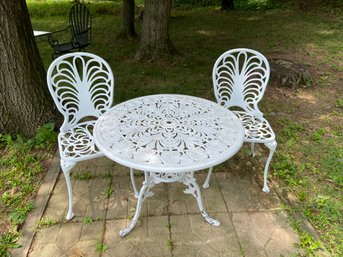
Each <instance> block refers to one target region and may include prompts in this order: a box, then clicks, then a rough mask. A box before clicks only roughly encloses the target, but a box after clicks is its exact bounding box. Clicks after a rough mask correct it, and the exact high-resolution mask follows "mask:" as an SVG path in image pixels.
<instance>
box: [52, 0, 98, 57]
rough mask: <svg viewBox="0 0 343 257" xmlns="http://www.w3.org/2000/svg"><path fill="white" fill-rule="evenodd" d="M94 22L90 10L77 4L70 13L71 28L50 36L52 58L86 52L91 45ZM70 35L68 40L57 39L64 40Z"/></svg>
mask: <svg viewBox="0 0 343 257" xmlns="http://www.w3.org/2000/svg"><path fill="white" fill-rule="evenodd" d="M91 29H92V22H91V16H90V12H89V9H88V8H87V7H86V6H85V5H84V4H80V3H78V4H75V5H73V6H72V7H71V9H70V12H69V26H68V27H67V28H65V29H63V30H59V31H55V32H52V33H51V34H50V35H49V43H50V45H51V47H52V49H53V50H54V53H53V54H52V58H53V59H55V57H56V56H58V55H61V54H65V53H69V52H73V51H80V52H81V51H84V50H85V48H86V47H87V46H88V45H90V43H91ZM67 32H68V33H69V34H68V35H67V36H68V40H63V42H62V40H58V39H57V37H58V35H59V37H61V38H62V36H63V35H62V34H64V38H65V37H66V35H65V34H66V33H67Z"/></svg>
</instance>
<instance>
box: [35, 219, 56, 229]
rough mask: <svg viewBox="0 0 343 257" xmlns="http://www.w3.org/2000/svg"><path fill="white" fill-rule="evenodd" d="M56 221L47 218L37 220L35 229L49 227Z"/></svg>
mask: <svg viewBox="0 0 343 257" xmlns="http://www.w3.org/2000/svg"><path fill="white" fill-rule="evenodd" d="M57 223H58V222H57V221H56V220H53V219H50V218H47V219H41V220H40V221H38V223H37V224H36V230H39V229H42V228H49V227H51V226H53V225H55V224H57Z"/></svg>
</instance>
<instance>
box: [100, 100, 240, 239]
mask: <svg viewBox="0 0 343 257" xmlns="http://www.w3.org/2000/svg"><path fill="white" fill-rule="evenodd" d="M94 139H95V141H96V144H97V145H98V147H99V148H100V149H101V151H102V152H103V153H104V154H105V155H106V156H107V157H109V158H110V159H112V160H114V161H116V162H118V163H120V164H123V165H125V166H128V167H130V168H131V170H130V173H131V172H132V168H134V169H138V170H142V171H144V173H145V180H144V182H143V186H142V187H141V189H140V192H139V194H138V192H137V191H136V192H135V193H136V194H135V195H137V196H138V203H137V207H136V212H135V215H134V217H133V220H132V221H131V223H130V225H129V226H128V227H127V228H125V229H123V230H122V231H121V232H120V236H125V235H127V234H128V233H129V232H130V231H131V230H132V229H133V227H134V226H135V224H136V222H137V219H138V217H139V213H140V209H141V206H142V202H143V201H144V199H145V198H146V197H149V196H152V192H151V191H150V189H151V188H152V187H153V186H154V185H155V184H158V183H171V182H181V183H183V184H184V185H186V186H187V188H186V189H185V191H184V192H185V193H187V194H192V195H193V196H194V197H195V198H196V199H197V203H198V206H199V210H200V213H201V214H202V216H203V217H204V219H205V220H206V221H207V222H208V223H210V224H211V225H213V226H219V225H220V223H219V221H217V220H215V219H212V218H211V217H209V215H208V214H207V213H206V211H205V209H204V207H203V204H202V199H201V192H200V189H199V186H198V185H197V183H196V180H195V178H194V176H193V173H194V171H198V170H201V169H205V168H209V167H211V166H213V165H217V164H219V163H221V162H223V161H226V160H227V159H229V158H230V157H231V156H232V155H234V154H235V153H236V152H237V151H238V150H239V149H240V148H241V146H242V144H243V140H244V128H243V126H242V123H241V121H240V120H239V119H238V118H237V117H236V116H235V115H234V114H233V113H232V112H231V111H229V110H228V109H227V108H224V107H222V106H220V105H218V104H217V103H214V102H211V101H208V100H205V99H201V98H197V97H192V96H185V95H151V96H145V97H139V98H135V99H132V100H129V101H126V102H124V103H121V104H118V105H116V106H114V107H112V108H111V109H110V110H108V111H107V112H106V113H105V114H104V115H102V116H101V117H100V118H99V119H98V121H97V122H96V124H95V128H94ZM131 178H133V176H132V177H131ZM133 184H134V181H133ZM134 188H135V186H134Z"/></svg>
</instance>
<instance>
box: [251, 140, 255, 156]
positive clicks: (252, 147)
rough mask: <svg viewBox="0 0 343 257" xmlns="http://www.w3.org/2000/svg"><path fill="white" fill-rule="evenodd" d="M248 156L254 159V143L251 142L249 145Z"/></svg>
mask: <svg viewBox="0 0 343 257" xmlns="http://www.w3.org/2000/svg"><path fill="white" fill-rule="evenodd" d="M250 155H251V156H253V157H255V143H254V142H251V144H250Z"/></svg>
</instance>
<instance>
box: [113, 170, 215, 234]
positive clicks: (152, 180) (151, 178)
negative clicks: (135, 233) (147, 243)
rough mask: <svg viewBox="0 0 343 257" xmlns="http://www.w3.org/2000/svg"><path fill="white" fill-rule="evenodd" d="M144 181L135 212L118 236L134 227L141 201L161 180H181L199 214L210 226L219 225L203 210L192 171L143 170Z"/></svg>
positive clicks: (170, 181) (164, 181)
mask: <svg viewBox="0 0 343 257" xmlns="http://www.w3.org/2000/svg"><path fill="white" fill-rule="evenodd" d="M144 176H145V179H144V182H143V185H142V188H141V189H140V191H139V195H138V199H137V207H136V211H135V214H134V216H133V219H132V221H131V223H130V224H129V226H127V227H126V228H124V229H122V230H121V231H120V232H119V236H120V237H124V236H126V235H127V234H128V233H130V232H131V230H132V229H133V228H134V227H135V225H136V223H137V221H138V218H139V214H140V212H141V208H142V203H143V201H144V200H145V199H146V198H147V197H151V196H153V195H154V193H153V192H152V191H150V189H151V188H152V187H153V186H154V185H156V184H159V183H161V182H163V183H172V182H181V183H183V184H184V185H185V186H187V188H186V189H185V190H184V193H185V194H191V195H193V196H194V197H195V198H196V200H197V203H198V207H199V210H200V214H201V215H202V216H203V217H204V219H205V220H206V221H207V222H208V223H209V224H210V225H212V226H215V227H218V226H220V222H219V221H218V220H216V219H213V218H211V217H210V216H209V214H208V213H207V212H206V211H205V209H204V206H203V203H202V197H201V191H200V187H199V185H198V184H197V183H196V180H195V178H194V172H184V173H172V174H167V173H162V172H161V173H159V172H144Z"/></svg>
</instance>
